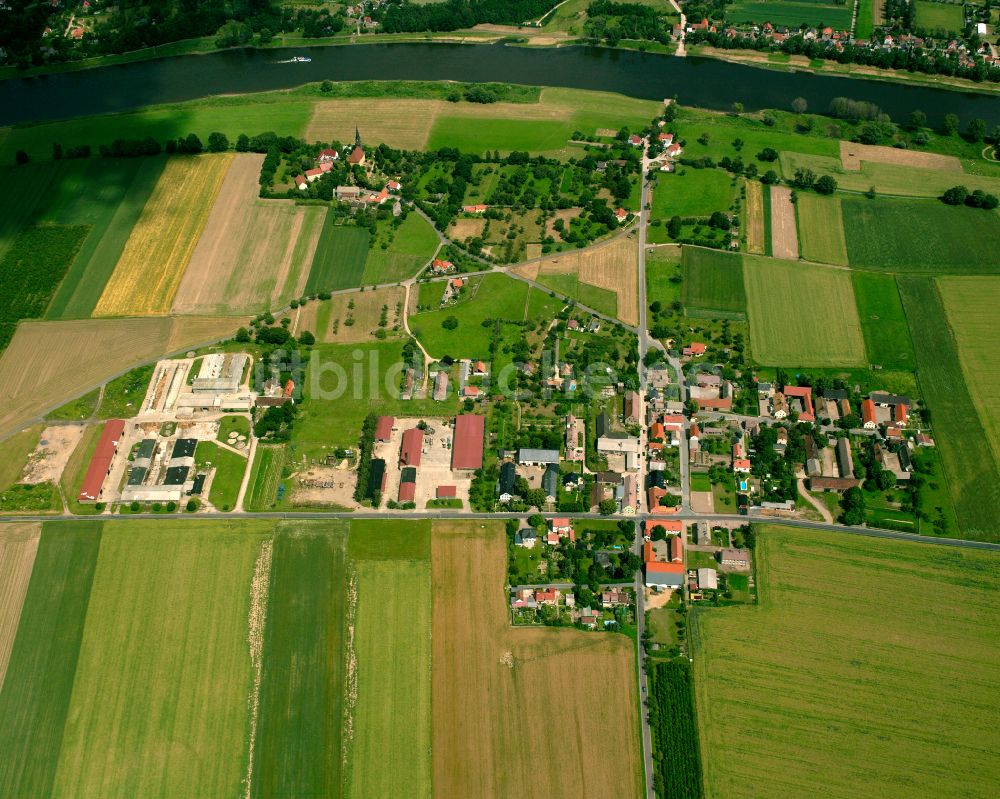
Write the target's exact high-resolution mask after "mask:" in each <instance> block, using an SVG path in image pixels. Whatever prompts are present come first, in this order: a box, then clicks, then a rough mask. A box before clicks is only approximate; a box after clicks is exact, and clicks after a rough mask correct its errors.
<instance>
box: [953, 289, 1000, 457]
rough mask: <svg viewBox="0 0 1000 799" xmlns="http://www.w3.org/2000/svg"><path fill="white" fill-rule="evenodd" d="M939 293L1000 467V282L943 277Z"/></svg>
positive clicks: (974, 399) (973, 395)
mask: <svg viewBox="0 0 1000 799" xmlns="http://www.w3.org/2000/svg"><path fill="white" fill-rule="evenodd" d="M937 283H938V291H939V292H940V293H941V300H942V302H943V304H944V309H945V313H946V314H947V317H948V323H949V324H950V325H951V329H952V331H953V333H954V335H955V343H956V345H957V348H958V355H959V360H960V361H961V364H962V371H963V372H964V373H965V385H966V386H968V388H969V394H971V396H972V400H973V402H975V404H976V408H977V409H978V411H979V419H980V421H981V422H982V424H983V427H984V428H985V430H986V433H987V435H988V436H989V441H990V445H991V446H992V447H993V454H994V456H995V457H996V459H997V462H998V463H1000V413H998V409H997V405H996V396H997V392H998V391H1000V349H998V348H1000V328H998V326H997V307H998V306H997V303H998V301H1000V278H996V277H943V278H940V279H939V280H938V281H937Z"/></svg>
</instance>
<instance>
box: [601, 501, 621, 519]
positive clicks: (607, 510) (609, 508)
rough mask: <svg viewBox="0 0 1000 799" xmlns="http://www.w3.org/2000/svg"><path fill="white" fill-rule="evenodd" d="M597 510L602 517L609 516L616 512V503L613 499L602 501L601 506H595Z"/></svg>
mask: <svg viewBox="0 0 1000 799" xmlns="http://www.w3.org/2000/svg"><path fill="white" fill-rule="evenodd" d="M597 509H598V510H599V511H600V512H601V515H602V516H610V515H611V514H613V513H614V512H615V511H616V510H618V503H617V502H615V501H614V500H613V499H602V500H601V504H600V505H598V506H597Z"/></svg>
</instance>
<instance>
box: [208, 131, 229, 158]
mask: <svg viewBox="0 0 1000 799" xmlns="http://www.w3.org/2000/svg"><path fill="white" fill-rule="evenodd" d="M228 149H229V138H228V137H227V136H226V134H225V133H219V132H218V131H215V132H214V133H209V134H208V151H209V152H210V153H224V152H225V151H226V150H228Z"/></svg>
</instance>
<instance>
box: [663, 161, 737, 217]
mask: <svg viewBox="0 0 1000 799" xmlns="http://www.w3.org/2000/svg"><path fill="white" fill-rule="evenodd" d="M735 191H736V190H735V188H734V187H733V179H732V177H730V175H729V173H728V172H724V171H723V170H721V169H694V168H693V167H683V166H682V167H678V169H677V172H674V173H661V174H660V175H658V177H657V178H656V187H655V188H654V189H653V205H652V209H651V214H652V218H653V219H660V220H663V221H666V220H668V219H670V217H672V216H679V217H681V218H682V219H683V218H685V217H692V216H711V215H712V213H713V212H714V211H726V212H728V211H729V207H730V205H732V202H733V197H734V194H735Z"/></svg>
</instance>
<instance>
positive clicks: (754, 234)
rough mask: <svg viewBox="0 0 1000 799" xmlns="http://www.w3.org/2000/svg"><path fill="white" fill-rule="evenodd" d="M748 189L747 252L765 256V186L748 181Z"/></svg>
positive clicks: (754, 181)
mask: <svg viewBox="0 0 1000 799" xmlns="http://www.w3.org/2000/svg"><path fill="white" fill-rule="evenodd" d="M746 187H747V204H746V208H747V252H749V253H751V254H753V255H763V254H764V186H763V184H761V183H759V182H757V181H756V180H748V181H746Z"/></svg>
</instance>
